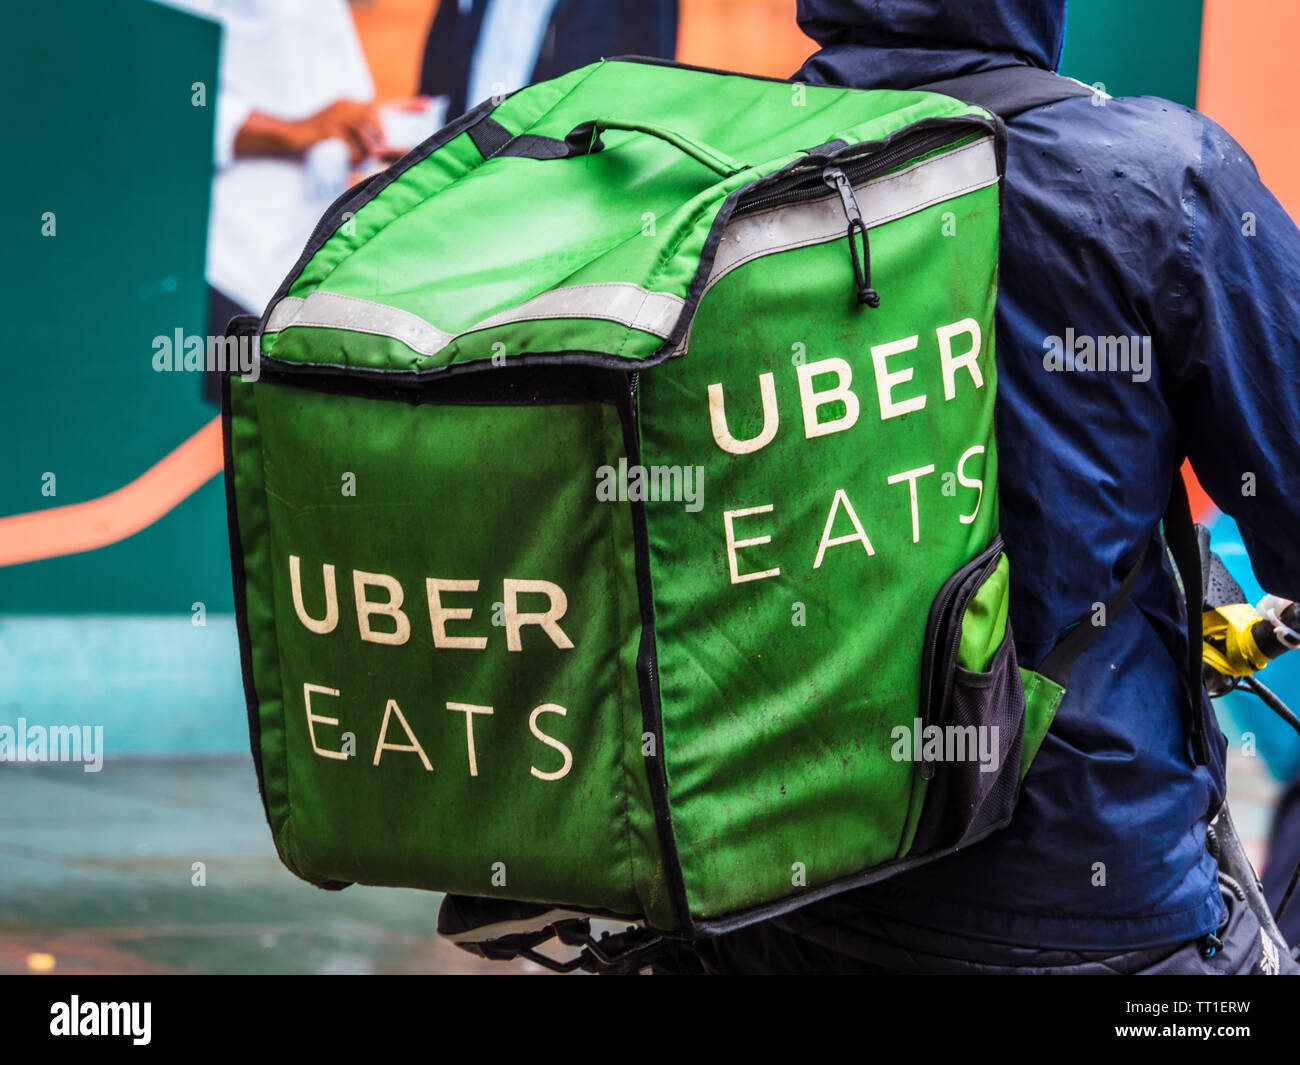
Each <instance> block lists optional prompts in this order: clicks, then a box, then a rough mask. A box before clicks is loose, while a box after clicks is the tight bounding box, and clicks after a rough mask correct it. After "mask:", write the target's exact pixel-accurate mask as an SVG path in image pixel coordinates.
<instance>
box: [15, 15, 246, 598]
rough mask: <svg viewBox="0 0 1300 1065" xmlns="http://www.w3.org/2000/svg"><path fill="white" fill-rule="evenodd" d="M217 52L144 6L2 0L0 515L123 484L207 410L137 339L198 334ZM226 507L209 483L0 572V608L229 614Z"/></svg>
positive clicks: (200, 34)
mask: <svg viewBox="0 0 1300 1065" xmlns="http://www.w3.org/2000/svg"><path fill="white" fill-rule="evenodd" d="M218 42H219V30H218V27H217V26H216V25H215V24H212V23H209V22H206V21H204V20H201V19H198V18H194V17H192V16H190V15H186V14H182V13H180V12H177V11H174V10H172V9H170V8H166V7H162V6H159V5H156V4H153V3H149V2H148V0H114V2H112V3H104V2H102V0H42V2H40V3H35V4H11V5H8V6H7V7H6V10H5V32H4V39H3V43H0V94H2V98H3V99H4V100H5V101H7V102H6V104H5V105H4V109H5V142H6V145H7V147H8V150H7V152H6V159H5V165H4V167H3V168H0V190H2V193H0V202H3V203H4V205H5V206H4V211H3V212H0V234H3V238H2V239H3V244H2V246H3V247H4V249H5V254H4V255H3V256H0V308H2V309H3V317H4V322H5V333H6V337H5V339H6V351H5V355H4V370H5V373H4V382H5V387H4V389H3V391H0V448H2V449H3V454H4V456H5V461H4V462H3V463H0V514H20V513H25V512H28V511H32V510H39V509H44V508H46V507H51V506H57V505H60V504H64V503H78V502H82V501H85V500H88V499H93V498H96V497H98V496H101V495H104V494H106V493H108V492H111V491H114V490H115V489H118V488H121V487H122V486H123V485H125V484H126V483H128V482H129V481H131V480H133V479H134V478H135V477H138V476H139V475H140V474H141V473H143V472H144V471H145V470H147V469H148V468H149V467H150V466H152V465H153V464H154V463H155V462H157V461H158V460H159V459H161V458H162V457H163V456H164V455H166V454H167V453H168V452H169V451H171V450H172V449H173V448H175V447H176V446H177V445H178V444H180V443H181V442H183V441H184V440H185V439H186V438H188V437H189V436H191V435H192V434H194V433H195V432H197V431H198V430H199V429H200V428H201V427H202V426H203V425H204V423H205V422H207V421H209V420H210V419H211V418H212V417H213V416H215V415H216V414H217V409H216V407H215V406H213V405H212V404H210V403H207V402H205V401H204V400H203V399H202V398H201V382H200V380H199V378H198V376H197V375H195V374H186V373H180V374H162V373H155V372H154V370H153V368H152V358H153V344H152V341H153V338H154V337H155V336H158V335H160V334H166V335H171V334H172V333H173V332H174V331H175V330H176V329H178V328H179V329H183V330H184V331H185V332H186V334H204V333H206V331H207V292H206V287H205V285H204V281H203V261H204V244H205V240H206V232H207V214H208V197H209V189H210V185H211V175H212V161H211V160H212V123H213V114H214V108H215V102H216V75H217V48H218ZM195 82H202V83H203V84H205V85H206V86H207V106H206V107H195V106H193V105H192V103H191V95H192V92H191V86H192V85H193V84H194V83H195ZM20 102H21V103H20ZM47 211H52V212H54V214H55V218H56V226H57V229H56V235H55V236H52V237H50V236H43V235H42V232H41V229H42V215H43V214H44V213H45V212H47ZM46 473H53V474H54V475H55V477H56V482H55V484H56V488H57V495H55V496H54V497H47V496H45V495H42V493H41V487H42V477H43V475H44V474H46ZM224 511H225V503H224V498H223V494H222V489H221V484H220V479H219V478H218V479H217V480H216V481H214V482H210V483H209V484H208V485H207V486H206V487H204V488H203V489H202V490H201V491H199V492H198V493H197V494H196V495H194V496H193V497H191V498H190V499H188V500H186V501H185V502H184V503H182V504H181V505H180V506H179V507H178V508H177V509H176V510H174V511H173V512H172V513H171V514H169V515H167V516H166V517H165V518H163V519H162V520H161V521H160V522H158V523H157V524H156V525H154V526H153V527H152V528H150V529H147V530H145V531H144V532H141V533H139V534H138V535H136V536H134V537H131V538H129V539H127V540H125V541H122V542H121V543H118V544H115V545H112V546H110V547H106V548H102V549H100V550H97V551H90V552H87V553H84V554H79V555H73V556H69V557H65V558H56V559H50V560H48V561H41V562H33V563H26V564H23V565H18V566H8V567H0V611H4V612H41V613H46V612H58V613H69V614H80V613H97V612H142V611H150V612H173V611H185V612H188V611H189V609H190V604H191V603H193V602H196V601H197V602H203V603H205V604H206V605H207V608H208V609H209V610H213V611H222V610H225V611H229V610H230V609H231V607H232V604H231V592H230V580H229V576H228V574H229V560H228V553H227V548H226V541H225V520H224Z"/></svg>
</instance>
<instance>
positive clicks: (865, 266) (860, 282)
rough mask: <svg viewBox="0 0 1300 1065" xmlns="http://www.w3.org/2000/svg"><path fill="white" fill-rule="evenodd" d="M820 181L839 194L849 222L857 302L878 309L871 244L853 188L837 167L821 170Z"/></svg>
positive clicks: (850, 252) (878, 301) (878, 302)
mask: <svg viewBox="0 0 1300 1065" xmlns="http://www.w3.org/2000/svg"><path fill="white" fill-rule="evenodd" d="M822 181H824V182H826V185H827V187H829V188H832V189H834V190H835V191H836V192H838V193H839V194H840V203H841V204H843V206H844V216H845V217H846V218H847V219H848V220H849V232H848V238H849V254H850V255H852V256H853V277H854V280H855V281H856V282H857V286H858V302H859V303H865V304H866V305H867V306H868V307H872V308H875V307H879V306H880V293H878V292H877V291H876V290H875V289H874V288H872V287H871V243H870V241H869V240H868V238H867V227H866V225H864V224H863V221H862V212H861V211H859V210H858V201H857V200H856V199H855V198H854V196H853V186H852V185H851V184H850V183H849V179H848V177H847V176H846V175H845V173H844V171H843V170H841V169H840V168H839V167H838V166H829V167H827V168H826V169H825V170H823V171H822ZM854 233H857V234H859V235H860V236H861V238H862V254H861V255H860V256H859V255H858V245H857V241H855V240H854V239H853V235H854Z"/></svg>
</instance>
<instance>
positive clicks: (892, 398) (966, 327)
mask: <svg viewBox="0 0 1300 1065" xmlns="http://www.w3.org/2000/svg"><path fill="white" fill-rule="evenodd" d="M920 340H921V338H920V335H919V334H916V335H913V336H909V337H904V338H902V339H900V340H893V341H889V342H888V343H884V344H876V345H873V346H872V347H871V348H870V356H871V366H872V369H873V370H874V373H875V389H874V392H875V396H874V398H875V400H876V407H877V410H878V412H879V420H880V421H882V422H888V421H890V420H891V419H894V418H899V417H901V416H903V415H905V414H910V413H912V412H915V411H920V410H923V409H924V408H925V407H926V405H927V404H928V403H930V402H931V401H932V400H936V401H937V400H938V397H937V396H931V395H928V394H927V393H925V392H918V391H916V386H915V385H909V382H911V381H912V378H913V376H914V375H915V372H916V371H915V365H914V361H915V359H916V358H917V357H918V355H912V356H910V358H909V353H912V352H917V349H918V347H919V345H920ZM934 342H935V348H936V354H937V359H938V363H939V369H940V371H941V373H942V377H943V402H951V401H952V400H954V399H956V398H957V395H958V387H959V379H964V378H969V382H968V383H967V382H966V381H965V380H963V381H962V385H961V387H962V388H970V387H974V388H975V389H980V388H983V387H984V377H983V375H982V374H981V373H980V367H979V356H980V346H981V341H980V327H979V323H978V322H976V321H975V319H973V318H963V319H962V320H961V321H958V322H953V323H952V324H951V325H941V326H939V327H938V328H937V329H936V330H935V331H934ZM918 354H919V353H918ZM795 372H796V373H797V375H798V385H799V407H800V413H801V415H802V430H803V435H804V438H805V439H807V440H812V439H814V438H816V437H821V436H829V435H831V434H833V433H842V432H845V431H847V430H849V429H852V428H853V427H854V426H855V425H856V424H857V423H858V420H859V418H861V417H862V416H863V403H862V400H860V399H859V397H858V393H857V391H855V390H854V387H853V368H852V367H851V366H850V365H849V363H848V362H847V361H846V360H844V359H840V358H829V359H820V360H818V361H816V362H809V363H804V364H802V365H799V366H796V367H795ZM831 379H833V380H831ZM859 387H861V386H859ZM708 394H709V420H710V425H711V428H712V431H713V441H714V443H715V444H717V446H718V447H719V448H721V449H722V450H723V451H725V452H727V453H728V454H731V455H752V454H754V453H755V452H758V451H761V450H762V449H763V448H765V447H767V445H768V444H770V443H771V442H772V441H773V440H774V439H776V436H777V433H778V432H779V431H780V430H781V412H780V409H779V408H778V405H777V396H776V379H775V375H774V374H772V373H770V372H769V373H760V374H759V375H758V394H759V402H760V404H761V407H762V428H761V429H760V430H759V432H758V434H757V435H755V436H752V437H749V438H747V439H743V440H741V439H737V438H736V437H735V436H734V435H733V434H732V432H731V429H730V425H729V422H728V417H727V407H728V404H730V403H732V402H734V401H735V397H734V396H732V395H731V393H730V391H724V389H723V385H722V383H721V382H718V383H715V384H711V385H709V389H708ZM868 394H869V393H868ZM740 402H742V403H745V402H749V403H752V398H751V397H750V396H746V397H745V398H744V399H742V400H740ZM832 405H837V406H839V407H842V408H843V413H840V414H836V415H834V416H830V417H823V408H826V407H830V406H832ZM787 431H788V430H787ZM984 451H985V447H984V445H983V444H972V445H971V446H970V447H968V448H966V450H964V451H963V452H962V453H961V455H960V456H959V457H958V458H957V460H956V480H957V482H958V483H959V484H960V485H961V486H962V487H963V488H965V489H968V490H970V491H971V492H973V493H974V499H973V500H972V501H971V503H970V504H969V505H970V507H971V509H970V513H963V514H961V515H959V516H958V521H959V522H961V524H963V525H969V524H971V523H972V522H974V521H975V518H976V516H977V515H978V514H979V508H980V504H981V502H982V501H983V499H984V481H983V478H982V476H975V475H974V474H973V473H971V472H968V471H967V465H968V463H970V462H971V460H973V459H975V458H976V457H977V456H980V455H983V454H984ZM935 472H936V468H935V465H934V463H932V462H931V463H926V464H925V465H922V466H914V467H911V468H909V469H900V470H897V471H895V472H893V473H890V474H887V475H886V476H884V477H883V478H882V479H881V483H880V485H879V486H878V487H879V489H880V491H881V492H882V493H884V494H883V495H880V496H875V497H873V498H872V499H871V500H870V503H871V505H872V507H873V508H874V509H875V510H877V511H879V510H880V509H881V508H882V507H885V506H890V505H898V506H902V507H910V513H911V531H912V543H914V544H916V543H920V542H921V535H922V529H921V514H920V505H919V491H920V489H919V487H918V486H919V485H920V483H921V482H922V480H923V479H924V478H926V477H929V476H931V475H933V474H935ZM890 493H895V494H896V496H891V495H890ZM826 495H827V499H826V523H825V526H824V528H823V530H822V534H821V538H820V540H819V541H818V544H817V552H816V555H815V556H814V557H813V559H812V565H811V569H813V570H819V569H821V566H822V563H823V561H824V560H825V558H826V554H827V552H828V551H830V550H831V549H832V548H837V547H843V546H845V545H848V544H858V545H859V549H860V550H862V551H865V552H866V554H867V555H869V556H871V555H875V553H876V548H875V545H874V544H873V543H872V542H871V538H870V535H869V531H868V529H867V528H866V527H865V526H864V525H863V523H862V520H861V518H860V516H859V512H858V508H859V507H861V506H862V501H861V499H859V501H858V505H857V507H855V505H854V501H853V499H852V498H851V497H850V494H849V492H848V491H847V490H846V489H844V488H842V487H841V488H835V489H834V491H833V492H832V491H830V490H828V491H827V492H826ZM774 509H775V505H774V504H773V503H771V502H762V503H757V502H756V503H755V504H754V505H752V506H747V507H739V508H736V509H732V510H726V511H723V514H722V524H723V534H724V536H725V542H726V551H727V563H728V567H729V569H730V576H731V583H732V584H743V583H745V582H746V581H760V580H764V579H766V578H771V577H778V576H780V575H781V569H780V567H779V566H774V567H771V568H768V569H756V570H754V569H751V570H744V569H743V567H742V562H741V558H740V554H741V551H742V550H743V549H745V548H751V547H759V546H761V545H763V544H767V543H770V542H771V541H772V536H771V535H759V536H755V535H750V534H749V533H748V531H747V532H746V533H744V534H742V533H741V532H740V530H739V528H738V523H739V522H741V521H742V520H743V521H745V522H753V521H754V519H756V518H757V516H758V515H762V514H772V513H773V511H774ZM848 526H851V527H852V531H851V532H844V533H842V534H840V535H834V530H835V529H836V528H847V527H848ZM749 528H755V526H754V525H750V526H749Z"/></svg>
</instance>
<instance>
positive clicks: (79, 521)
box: [0, 418, 224, 566]
mask: <svg viewBox="0 0 1300 1065" xmlns="http://www.w3.org/2000/svg"><path fill="white" fill-rule="evenodd" d="M223 465H224V458H223V456H222V450H221V419H220V418H213V419H212V421H210V422H208V424H207V425H205V426H204V427H203V428H202V429H200V430H199V431H198V432H197V433H195V434H194V435H193V436H192V437H190V438H189V439H188V440H186V441H185V443H183V444H181V445H180V447H178V448H176V449H175V450H174V451H172V452H171V453H170V454H168V455H166V456H164V457H163V459H162V460H161V461H160V462H158V463H157V464H156V465H154V466H151V467H150V468H149V469H147V470H145V472H144V473H142V474H140V476H139V477H137V478H136V479H135V480H134V481H132V482H131V483H130V484H127V485H123V486H122V487H121V488H119V489H118V490H117V491H116V492H110V493H109V494H108V495H106V496H100V497H99V498H98V499H90V500H87V501H86V502H84V503H70V504H69V505H67V506H63V507H51V508H50V509H49V510H34V511H31V512H30V513H27V514H14V515H12V516H10V517H7V518H0V566H13V565H16V564H17V563H19V562H35V561H37V560H38V559H42V558H57V557H58V556H59V555H73V554H76V553H77V552H79V551H93V550H94V549H95V548H97V547H106V546H107V545H108V544H115V543H117V542H118V541H119V540H125V539H126V538H127V537H128V536H133V535H134V534H135V533H138V532H139V531H140V530H141V529H143V528H146V527H147V526H149V525H152V524H153V523H154V522H155V521H157V520H158V519H159V518H161V517H162V516H163V515H164V514H166V513H167V512H168V511H170V510H171V509H172V508H173V507H175V506H176V505H177V504H178V503H180V502H181V501H182V500H184V499H187V498H188V497H189V496H190V495H192V494H193V493H194V492H196V491H198V489H200V488H201V487H203V485H205V484H207V482H208V481H210V480H211V479H212V478H213V477H215V476H216V475H217V474H218V473H220V472H221V469H222V467H223Z"/></svg>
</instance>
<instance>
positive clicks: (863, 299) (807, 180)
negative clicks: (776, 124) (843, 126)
mask: <svg viewBox="0 0 1300 1065" xmlns="http://www.w3.org/2000/svg"><path fill="white" fill-rule="evenodd" d="M952 125H958V126H959V129H958V131H957V132H954V131H953V129H952V128H951V126H952ZM980 127H981V128H984V123H982V122H981V123H980ZM970 135H971V131H970V123H969V122H963V121H960V120H958V121H957V122H956V123H945V128H942V129H928V130H919V131H917V132H916V133H914V134H908V135H905V136H903V137H901V138H900V139H899V140H898V141H897V142H896V143H894V144H891V145H889V146H888V147H885V148H882V149H880V150H878V151H875V152H871V153H869V154H867V155H864V156H863V157H861V158H856V159H841V160H840V161H839V163H838V164H837V163H831V162H828V164H827V165H822V166H820V167H817V168H816V169H814V168H813V167H816V164H812V166H810V165H809V164H807V163H798V164H795V169H794V172H793V174H792V176H791V178H790V179H789V180H787V181H783V182H781V183H779V185H777V187H775V188H773V189H772V191H770V192H766V193H764V194H762V195H759V196H757V197H755V198H754V199H752V200H749V201H747V202H746V201H743V200H742V202H741V203H740V204H739V205H738V206H737V207H736V210H735V211H734V212H733V214H732V217H733V218H735V217H738V216H740V215H743V214H749V213H751V212H754V211H761V210H764V209H766V208H769V207H777V206H780V205H783V204H789V203H800V202H803V201H807V200H813V199H817V198H818V197H819V196H820V195H822V194H823V193H824V190H825V189H830V190H831V191H832V192H835V193H838V194H839V198H840V206H841V207H843V209H844V218H845V221H846V222H847V223H848V230H847V232H846V234H845V235H846V236H847V237H848V241H849V255H850V257H851V259H852V261H853V279H854V287H855V289H856V297H857V301H858V302H859V303H860V304H862V305H863V306H866V307H871V308H875V307H879V306H880V294H879V293H878V292H877V291H876V290H875V289H874V288H873V287H872V285H871V243H870V238H869V237H868V235H867V226H866V224H865V223H864V222H863V221H862V211H861V210H860V209H859V207H858V201H857V197H856V196H854V194H853V185H854V184H855V183H859V182H862V181H863V180H865V179H867V178H869V177H871V176H873V175H875V174H880V173H883V172H885V171H887V170H890V169H892V168H893V167H895V166H897V165H898V164H899V163H903V162H906V161H907V160H908V159H912V158H915V157H916V156H919V155H925V154H926V153H927V152H931V151H934V150H935V149H937V148H942V147H944V146H946V145H954V144H956V143H957V142H958V141H960V140H963V139H964V138H966V137H968V136H970ZM840 154H841V156H842V155H843V154H844V153H843V152H841V153H840ZM859 244H860V245H861V247H860V250H859Z"/></svg>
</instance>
